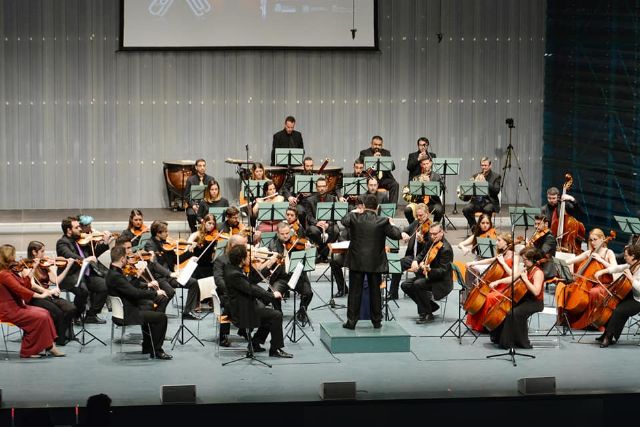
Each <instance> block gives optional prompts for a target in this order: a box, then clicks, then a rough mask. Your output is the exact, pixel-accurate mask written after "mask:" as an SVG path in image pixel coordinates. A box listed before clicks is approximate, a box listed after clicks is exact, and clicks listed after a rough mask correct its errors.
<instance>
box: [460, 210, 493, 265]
mask: <svg viewBox="0 0 640 427" xmlns="http://www.w3.org/2000/svg"><path fill="white" fill-rule="evenodd" d="M479 237H480V238H486V239H495V238H496V229H495V227H494V226H493V224H492V223H491V215H487V214H482V215H481V216H480V221H479V222H478V226H477V227H476V228H475V229H474V230H473V232H472V233H471V235H470V236H469V237H467V238H466V239H464V240H463V241H462V242H460V243H458V249H460V250H461V251H462V253H463V254H464V255H466V254H468V253H470V252H474V253H477V252H478V250H477V247H478V238H479Z"/></svg>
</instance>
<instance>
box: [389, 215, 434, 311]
mask: <svg viewBox="0 0 640 427" xmlns="http://www.w3.org/2000/svg"><path fill="white" fill-rule="evenodd" d="M430 227H431V221H430V220H429V208H428V207H427V205H425V204H424V203H418V204H417V205H416V219H415V220H414V221H413V222H412V223H410V224H409V225H408V226H407V227H405V228H404V230H402V240H403V241H404V242H407V249H406V251H405V254H404V257H403V258H402V259H400V267H401V268H402V271H403V272H405V271H409V272H411V273H415V272H416V271H417V269H416V270H413V269H412V267H411V266H412V264H413V261H414V260H416V259H417V257H418V255H419V254H420V252H422V249H424V245H425V244H428V243H429V242H430V240H429V228H430ZM401 279H402V274H401V273H393V274H392V275H391V285H390V287H389V294H388V297H389V299H392V300H397V299H398V290H399V289H400V280H401Z"/></svg>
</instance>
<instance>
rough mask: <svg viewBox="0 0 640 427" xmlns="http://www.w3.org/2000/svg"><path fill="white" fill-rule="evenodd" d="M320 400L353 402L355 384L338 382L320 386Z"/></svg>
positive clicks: (353, 382)
mask: <svg viewBox="0 0 640 427" xmlns="http://www.w3.org/2000/svg"><path fill="white" fill-rule="evenodd" d="M320 398H321V399H322V400H354V399H355V398H356V382H355V381H340V382H332V383H322V384H320Z"/></svg>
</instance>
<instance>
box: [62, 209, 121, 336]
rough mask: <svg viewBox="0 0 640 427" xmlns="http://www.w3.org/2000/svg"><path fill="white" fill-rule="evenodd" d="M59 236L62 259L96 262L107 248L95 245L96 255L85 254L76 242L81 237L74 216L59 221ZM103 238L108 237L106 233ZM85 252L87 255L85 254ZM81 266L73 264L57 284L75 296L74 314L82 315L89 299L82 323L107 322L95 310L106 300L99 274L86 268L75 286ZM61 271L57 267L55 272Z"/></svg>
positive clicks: (78, 225) (104, 287)
mask: <svg viewBox="0 0 640 427" xmlns="http://www.w3.org/2000/svg"><path fill="white" fill-rule="evenodd" d="M61 228H62V233H63V235H62V237H60V238H59V239H58V241H57V242H56V254H57V255H58V256H61V257H63V258H67V259H69V258H73V259H77V260H85V259H86V260H87V261H88V262H90V263H97V262H98V258H97V257H98V256H100V254H102V252H104V251H106V250H107V248H108V247H107V245H106V244H104V245H98V247H97V248H95V252H94V253H95V254H87V253H86V252H84V250H83V249H82V247H81V246H80V244H79V243H78V242H79V240H80V237H81V234H80V230H81V229H80V223H79V222H78V218H76V217H67V218H65V219H63V220H62V223H61ZM105 238H107V239H108V238H110V236H107V235H106V234H105ZM87 255H88V256H87ZM80 268H81V267H80V265H78V264H77V263H73V266H72V267H71V269H70V270H69V271H68V272H67V275H66V277H65V278H64V279H63V280H62V281H61V282H60V283H59V286H60V289H62V290H64V291H69V292H71V293H72V294H74V295H75V298H74V301H73V303H74V304H75V306H76V316H81V315H82V314H83V313H84V311H85V308H86V304H87V297H89V299H90V301H91V306H90V308H89V310H87V314H86V317H85V319H84V323H98V324H102V323H107V322H106V320H103V319H101V318H100V317H98V313H100V312H101V311H102V308H103V307H104V304H105V302H106V301H107V286H106V285H105V283H104V278H103V277H100V276H99V275H98V274H97V272H96V270H94V269H93V268H90V267H89V268H87V269H86V270H85V273H84V277H83V278H82V281H81V283H80V286H76V283H77V282H78V276H79V274H80ZM61 271H62V270H61V268H58V273H60V272H61Z"/></svg>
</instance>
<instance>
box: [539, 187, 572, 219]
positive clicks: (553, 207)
mask: <svg viewBox="0 0 640 427" xmlns="http://www.w3.org/2000/svg"><path fill="white" fill-rule="evenodd" d="M562 201H564V209H565V212H566V213H568V214H569V215H571V216H576V215H580V214H581V213H582V209H581V208H580V205H579V204H578V201H577V200H576V198H575V197H573V196H571V195H569V194H565V195H564V196H561V195H560V190H558V188H556V187H551V188H549V189H548V190H547V203H545V204H544V205H542V206H540V213H541V214H542V215H544V216H545V217H546V218H547V219H548V220H549V223H551V222H553V220H554V217H555V218H556V219H557V218H558V216H559V215H560V212H559V209H558V208H559V207H560V202H562Z"/></svg>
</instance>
